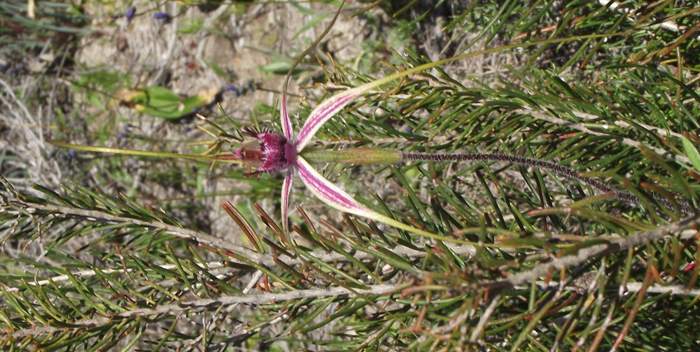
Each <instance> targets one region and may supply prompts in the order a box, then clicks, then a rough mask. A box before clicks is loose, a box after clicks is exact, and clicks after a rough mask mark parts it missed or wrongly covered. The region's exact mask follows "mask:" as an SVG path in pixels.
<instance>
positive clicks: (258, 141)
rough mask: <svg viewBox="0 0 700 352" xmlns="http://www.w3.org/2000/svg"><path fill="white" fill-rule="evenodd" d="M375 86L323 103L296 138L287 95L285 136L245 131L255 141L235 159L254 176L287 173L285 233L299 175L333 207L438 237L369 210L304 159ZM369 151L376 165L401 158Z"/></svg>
mask: <svg viewBox="0 0 700 352" xmlns="http://www.w3.org/2000/svg"><path fill="white" fill-rule="evenodd" d="M373 86H375V85H374V84H372V85H371V86H370V85H365V86H360V87H358V88H354V89H350V90H346V91H344V92H341V93H339V94H336V95H334V96H332V97H331V98H329V99H327V100H325V101H323V102H322V103H321V104H319V105H318V106H317V107H316V108H315V109H314V110H313V111H312V112H311V114H310V115H309V117H308V118H307V120H306V122H305V123H304V125H303V127H302V128H301V129H300V130H299V133H297V134H296V135H295V134H294V131H293V128H292V121H291V119H290V118H289V113H288V112H287V98H286V96H283V97H282V101H281V104H280V120H281V124H282V134H278V133H274V132H271V131H254V130H246V133H247V134H248V135H250V136H251V137H253V138H254V141H253V142H252V143H247V144H244V145H242V146H241V147H240V148H239V149H237V150H236V151H235V152H234V157H235V158H237V159H239V160H241V161H242V162H243V163H244V164H247V165H249V166H252V167H253V169H254V173H272V172H284V173H285V176H284V181H283V182H282V194H281V203H282V227H283V229H284V231H285V233H287V232H288V231H289V229H288V218H289V200H290V196H291V190H292V182H293V179H294V175H295V174H296V175H298V176H299V178H300V179H301V181H302V182H303V183H304V185H305V186H306V187H307V188H308V189H309V190H310V191H311V192H312V193H313V194H314V195H315V196H316V197H317V198H318V199H320V200H321V201H322V202H324V203H326V204H327V205H329V206H331V207H332V208H335V209H337V210H340V211H342V212H346V213H350V214H353V215H357V216H361V217H365V218H368V219H372V220H375V221H378V222H382V223H385V224H387V225H390V226H394V227H397V228H400V229H403V230H407V231H409V232H413V233H416V234H419V235H423V236H428V237H434V236H436V235H435V234H433V233H430V232H427V231H424V230H421V229H418V228H415V227H413V226H410V225H407V224H404V223H402V222H399V221H396V220H394V219H391V218H389V217H387V216H385V215H382V214H380V213H377V212H375V211H373V210H371V209H369V208H368V207H366V206H364V205H363V204H362V203H360V202H358V201H357V200H355V199H354V198H353V197H352V196H351V195H349V194H348V193H347V192H345V191H344V190H342V189H341V188H340V187H338V186H337V185H335V184H334V183H333V182H331V181H329V180H328V179H327V178H325V177H323V175H321V174H320V173H319V172H318V171H316V169H315V168H314V167H313V166H311V164H310V163H309V162H308V161H307V160H306V159H305V158H304V154H303V152H304V151H305V147H306V146H307V145H308V144H309V142H311V140H312V139H313V137H314V135H315V134H316V132H317V131H318V130H319V129H320V128H321V126H323V124H324V123H326V122H327V121H328V120H330V119H331V118H332V117H333V116H334V115H335V114H336V113H337V112H338V111H340V110H341V109H342V108H343V107H345V106H346V105H348V104H349V103H351V102H352V101H353V100H355V99H356V98H357V97H359V96H360V95H361V94H362V93H364V92H365V91H367V90H369V89H370V88H371V87H373ZM367 151H368V153H369V154H368V155H366V156H365V157H366V158H369V159H372V160H374V161H375V162H376V161H379V160H381V161H384V162H388V163H391V162H396V161H398V159H397V158H395V157H394V156H393V155H394V154H391V153H389V154H387V155H386V156H384V155H383V154H382V152H381V151H380V150H373V149H368V150H367ZM312 153H314V152H312ZM372 153H374V154H376V155H375V157H374V158H372V155H373V154H372ZM314 156H315V159H319V158H318V157H319V155H318V153H316V154H314ZM385 159H386V160H385Z"/></svg>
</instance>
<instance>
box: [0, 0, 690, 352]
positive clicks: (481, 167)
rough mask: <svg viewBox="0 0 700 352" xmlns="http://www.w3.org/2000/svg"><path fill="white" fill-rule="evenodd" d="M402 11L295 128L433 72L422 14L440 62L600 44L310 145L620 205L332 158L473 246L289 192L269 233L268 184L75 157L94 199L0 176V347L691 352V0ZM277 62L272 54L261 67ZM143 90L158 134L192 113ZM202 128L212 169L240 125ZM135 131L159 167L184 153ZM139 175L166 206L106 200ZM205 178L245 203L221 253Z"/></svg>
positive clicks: (419, 98) (357, 190)
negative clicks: (211, 149)
mask: <svg viewBox="0 0 700 352" xmlns="http://www.w3.org/2000/svg"><path fill="white" fill-rule="evenodd" d="M398 3H399V2H386V3H384V4H381V5H382V6H381V8H382V9H383V11H385V12H386V14H374V13H370V12H367V13H368V14H367V15H366V16H368V17H370V18H369V19H368V21H370V22H371V21H376V22H374V23H378V22H379V19H378V18H372V17H374V16H384V15H386V16H388V17H390V18H391V21H390V22H389V23H386V24H383V25H386V26H391V32H392V33H395V34H397V35H395V36H394V35H392V37H391V38H390V39H391V40H392V42H386V41H385V40H384V38H382V39H381V40H377V39H373V40H376V41H369V40H368V42H366V43H364V44H363V46H364V48H365V53H363V54H361V57H360V58H358V60H357V61H355V62H348V63H345V62H332V64H328V65H324V66H323V69H324V73H325V75H324V79H325V80H326V81H327V83H328V84H327V85H326V86H320V88H322V89H315V90H314V89H308V90H303V89H302V92H303V93H304V95H305V98H306V99H301V103H298V102H296V99H294V100H295V102H293V105H292V106H294V105H300V106H299V107H295V108H294V110H293V111H291V110H290V112H293V113H294V114H293V116H295V125H296V126H300V125H301V124H302V122H303V120H304V117H305V116H307V115H308V113H309V112H310V109H311V108H310V107H312V106H315V105H316V103H314V102H313V100H314V99H317V100H319V101H321V100H322V99H324V98H325V97H326V95H329V94H332V93H333V92H334V90H333V89H334V88H337V87H339V86H341V87H342V86H348V87H349V86H356V85H358V84H361V83H364V82H369V81H372V80H373V79H375V78H378V77H382V75H385V74H387V73H390V72H394V71H397V70H401V69H403V68H407V67H412V66H415V65H418V64H421V63H424V62H427V61H428V59H427V58H426V57H427V56H429V55H434V54H435V53H434V52H429V49H426V48H427V46H425V45H423V44H425V43H426V40H427V39H428V36H429V34H426V33H428V31H427V30H423V29H425V28H432V27H429V26H432V25H436V24H435V23H436V22H438V20H437V18H438V17H442V18H441V19H440V21H442V22H440V24H439V28H442V29H443V31H444V38H443V40H444V41H443V42H442V44H441V45H442V48H445V53H450V52H455V51H458V52H457V53H459V52H461V51H464V50H467V51H476V50H479V49H481V48H484V47H485V48H495V47H498V46H501V45H507V44H511V43H521V42H535V41H541V40H544V39H547V38H566V37H577V38H578V37H580V36H584V35H588V34H592V33H598V34H601V33H608V34H612V33H615V35H610V36H607V37H605V38H602V37H601V38H588V39H582V40H572V41H570V42H567V43H559V44H550V45H532V46H529V47H528V48H527V49H517V50H505V49H504V50H499V51H498V52H496V53H492V54H489V55H482V56H480V57H476V58H473V59H471V60H472V61H469V62H466V63H465V62H456V63H452V64H450V65H448V66H446V67H440V68H438V69H434V70H431V71H428V72H424V73H421V74H417V75H414V76H412V77H410V78H406V79H403V80H401V81H398V82H394V83H392V84H390V85H387V86H385V87H383V88H382V90H381V91H376V92H373V93H372V94H369V95H367V96H365V97H363V98H361V99H359V101H358V102H357V103H354V104H352V105H351V106H350V107H348V108H346V109H344V110H343V111H342V112H341V113H340V114H339V116H338V117H337V118H334V119H333V120H332V121H331V122H329V123H328V124H327V125H325V126H324V128H323V129H322V130H321V131H320V133H319V139H320V143H319V144H320V145H321V146H323V147H325V148H333V147H338V148H344V147H346V146H353V147H362V146H371V147H385V148H388V149H395V150H402V151H429V152H430V151H432V152H453V151H460V152H481V153H489V152H501V153H507V154H515V155H522V156H528V157H536V158H540V159H546V160H554V161H558V162H559V163H561V164H564V165H567V166H569V167H571V168H574V169H576V170H577V171H579V172H582V173H585V174H586V175H587V176H589V177H594V178H596V179H598V180H601V181H603V182H605V183H607V184H609V185H611V186H614V187H616V188H619V189H624V190H626V191H629V192H631V193H633V194H635V195H636V196H637V197H638V202H623V201H620V200H616V199H613V198H611V197H610V196H609V195H605V194H598V193H596V191H595V190H594V189H591V188H589V187H587V186H585V185H583V184H579V183H577V182H573V181H570V180H567V179H563V178H560V177H557V176H555V175H552V174H549V173H547V172H546V170H540V169H537V168H526V167H520V166H515V165H509V164H505V163H495V164H486V163H470V164H466V163H465V164H450V163H430V162H425V163H408V164H403V165H397V166H391V167H389V166H361V167H357V166H356V167H349V166H343V165H329V166H326V167H324V168H319V170H323V172H324V174H325V175H327V176H328V177H329V178H331V179H333V180H334V181H336V182H338V183H340V184H342V185H343V187H344V188H345V189H347V190H349V191H350V193H352V194H354V195H357V198H358V199H361V200H362V201H363V203H365V204H368V205H371V206H372V207H373V208H375V209H379V210H381V211H382V212H383V213H385V214H388V215H390V216H392V217H394V218H396V219H398V220H401V221H403V222H406V223H409V224H411V225H412V226H416V227H419V228H423V229H426V230H429V231H433V232H436V233H439V234H441V235H443V236H446V237H447V236H449V237H452V238H454V239H457V240H464V241H471V242H477V243H479V244H480V245H479V246H477V247H476V248H475V249H472V248H470V247H466V246H457V245H454V244H450V243H446V241H439V240H430V239H424V238H418V237H415V236H412V235H410V234H408V233H405V232H402V231H398V230H394V229H391V228H387V227H383V226H380V225H376V224H373V223H371V222H367V221H365V220H363V219H359V218H355V217H351V216H341V214H338V213H335V212H334V211H332V210H329V209H325V208H324V207H321V206H319V204H320V203H319V202H318V201H316V200H314V198H313V197H306V196H304V194H303V193H302V192H298V191H297V190H300V189H297V190H295V192H294V196H293V202H294V203H293V204H294V205H299V207H298V208H297V209H296V211H295V212H294V214H293V217H292V221H291V225H292V233H290V234H284V233H282V231H281V228H282V226H281V224H280V223H279V215H277V214H278V212H279V204H277V203H276V202H277V199H278V197H279V196H278V194H279V177H278V176H277V175H262V176H260V177H259V178H250V177H246V175H244V171H243V170H239V169H233V168H231V167H228V166H220V165H215V166H214V168H213V169H212V170H210V169H209V168H208V166H206V165H204V166H202V165H197V166H188V167H184V166H183V164H181V163H178V162H171V161H169V160H166V161H156V162H154V161H139V162H138V163H136V164H135V165H136V166H134V165H133V164H125V163H124V161H123V159H117V158H114V159H108V160H103V159H89V158H87V157H84V158H83V159H80V160H78V161H76V162H75V164H72V165H74V166H75V167H77V168H80V170H85V171H86V173H87V172H94V171H89V170H95V169H97V170H102V171H103V173H101V174H100V173H99V172H98V175H97V176H95V178H94V179H95V180H97V181H96V182H95V181H93V182H94V183H95V184H91V185H90V187H78V186H68V184H69V183H67V186H66V187H64V188H62V189H51V188H47V187H41V186H37V187H36V188H34V189H31V190H27V189H20V187H15V186H13V185H12V184H11V183H10V182H8V181H6V180H5V179H2V182H1V183H0V240H1V241H2V244H3V249H4V252H5V254H4V255H3V256H1V257H0V282H2V285H0V296H1V297H2V299H1V300H2V304H0V331H2V333H0V334H2V335H3V339H1V340H2V342H0V346H1V347H2V348H3V349H8V350H9V349H10V348H13V347H14V348H19V349H44V350H52V349H63V350H75V349H81V350H82V349H84V350H100V349H109V348H113V349H117V348H118V349H124V350H129V349H131V350H161V349H162V350H173V349H178V348H179V349H181V350H192V349H197V348H199V349H202V350H222V351H224V350H229V351H233V350H240V349H243V350H246V349H247V350H265V349H268V350H276V351H283V350H314V349H315V350H373V351H374V350H416V351H419V350H420V351H422V350H430V349H434V350H460V349H461V350H499V351H500V350H536V351H539V350H573V349H578V350H598V349H602V350H609V349H611V348H613V346H617V347H616V348H619V349H622V350H640V351H656V350H672V351H675V350H695V349H698V347H699V346H698V341H697V338H696V336H697V334H696V333H695V330H697V329H696V327H697V325H698V323H700V318H699V317H700V314H698V313H700V312H697V303H696V300H697V296H698V295H700V293H699V292H698V290H697V289H695V290H693V291H684V290H683V288H685V287H690V288H694V287H696V283H697V278H698V275H699V274H700V269H699V268H700V265H698V266H694V267H693V266H692V265H689V264H690V263H692V262H695V263H697V262H698V260H700V254H699V253H700V251H698V242H697V231H696V229H697V226H698V218H697V215H696V210H695V209H697V206H698V205H699V203H698V202H700V198H699V197H700V184H699V183H698V176H697V175H698V174H697V172H700V167H699V165H698V163H699V162H700V161H699V159H700V157H698V154H697V153H698V152H697V147H696V145H697V143H694V142H697V141H698V140H700V137H699V136H698V135H697V131H698V130H700V123H699V122H698V119H697V116H700V96H699V91H698V80H697V73H698V72H700V62H698V57H700V55H698V47H699V46H698V39H697V33H696V34H695V35H685V34H687V33H689V32H690V31H691V29H692V28H694V26H696V25H697V23H698V22H699V21H700V18H699V16H700V15H699V14H698V11H696V9H693V8H691V7H690V6H688V5H689V4H690V3H685V2H678V3H672V2H656V3H653V4H649V3H647V2H642V1H628V2H624V3H622V2H615V4H618V5H619V6H620V7H615V8H614V7H613V6H612V5H609V6H602V5H600V4H599V2H594V1H572V2H559V1H556V2H555V1H533V2H521V1H505V2H480V3H478V4H477V2H468V3H467V2H465V3H464V4H455V5H453V6H450V7H447V10H446V7H444V6H447V5H445V3H446V2H435V3H434V4H432V5H431V6H427V8H426V7H424V6H425V4H423V2H420V1H414V2H408V3H402V4H398ZM611 3H612V2H611ZM399 5H400V6H399ZM0 6H4V5H0ZM261 6H262V5H261ZM295 6H298V7H301V6H302V5H295ZM303 6H304V7H303V8H301V9H299V11H301V10H302V9H303V10H306V5H303ZM448 10H449V11H450V12H449V13H447V14H446V15H445V16H444V17H443V16H438V13H439V11H448ZM352 13H353V12H350V11H348V14H343V16H349V14H352ZM308 16H311V17H314V16H315V17H316V18H318V17H322V16H321V15H314V14H309V15H308ZM671 24H673V25H675V26H676V27H673V26H671ZM185 28H189V27H185ZM193 28H194V27H193ZM673 28H676V29H677V30H674V29H673ZM193 30H196V29H193ZM183 33H184V32H182V29H181V34H183ZM399 34H400V35H399ZM460 43H461V44H460ZM358 46H362V45H359V44H358ZM320 48H322V46H321V47H320ZM377 48H392V49H396V50H399V49H400V48H403V52H401V53H389V54H387V53H385V52H379V51H380V50H378V51H373V50H374V49H377ZM387 51H389V50H387ZM331 54H332V53H331ZM319 62H324V63H325V61H322V60H319ZM469 65H476V66H478V68H476V69H469V70H467V69H468V68H469V67H470V66H469ZM289 67H290V66H289V64H288V63H286V62H282V61H275V62H273V63H272V64H271V65H268V66H267V67H266V68H263V71H266V72H273V73H286V71H287V70H288V69H289ZM116 75H118V74H114V73H95V74H84V75H82V76H81V77H79V81H78V82H79V83H81V84H82V86H86V87H94V88H95V90H96V89H98V88H97V87H99V89H104V90H106V91H112V90H115V89H117V90H118V89H120V88H123V86H121V84H122V83H121V82H123V81H122V80H121V79H120V78H119V77H117V76H116ZM318 87H319V86H314V88H318ZM302 88H305V87H302ZM85 89H87V91H89V90H90V89H89V88H85ZM319 92H320V94H318V96H314V93H319ZM93 93H94V92H93ZM93 93H90V94H93ZM137 93H138V94H136V95H134V96H133V97H130V98H129V100H128V102H129V103H132V104H134V105H141V106H144V107H148V108H149V109H152V110H149V111H148V112H147V111H145V108H144V110H143V111H144V113H147V114H151V115H153V116H159V117H163V118H166V119H170V118H177V117H180V116H182V113H183V111H189V112H191V111H192V110H193V109H195V108H196V107H199V106H201V104H203V102H202V101H201V100H197V101H196V102H195V100H191V101H190V100H188V99H195V98H197V97H196V96H193V97H190V98H183V97H180V96H178V95H176V94H174V93H173V92H172V91H171V90H170V89H168V88H164V87H160V86H150V87H149V88H146V89H143V90H141V91H138V92H137ZM98 96H99V94H98V95H95V97H98ZM96 99H97V98H96ZM204 103H206V104H208V103H209V102H204ZM198 104H199V105H198ZM267 104H270V103H269V102H268V103H267ZM267 104H265V103H262V102H261V103H259V104H258V105H257V106H256V107H255V108H254V109H253V110H252V112H250V115H251V116H248V120H250V121H252V124H253V125H255V127H261V128H264V127H269V126H275V125H276V124H277V123H278V115H277V114H278V110H277V108H276V107H275V106H271V105H267ZM237 116H240V115H237ZM210 122H211V124H208V125H203V126H205V128H207V129H209V130H212V131H219V132H218V133H219V135H220V136H223V137H226V138H227V139H226V141H225V143H224V144H223V146H221V147H220V148H221V151H222V152H228V151H229V150H230V149H229V144H230V143H234V142H237V138H238V135H239V134H238V131H239V130H240V128H241V127H242V126H243V125H245V124H247V121H246V122H244V121H241V120H240V119H237V118H231V117H230V116H212V117H211V118H210ZM214 126H215V127H214ZM0 130H1V126H0ZM225 133H228V134H229V135H227V136H224V134H225ZM223 137H222V138H223ZM133 138H137V137H133ZM138 138H141V139H139V141H140V142H144V144H145V145H147V146H151V147H153V146H157V148H158V149H163V148H169V147H173V148H174V146H175V145H178V143H180V142H182V141H175V142H171V141H162V140H155V139H157V138H158V137H156V136H140V137H138ZM149 138H151V139H153V140H151V139H149ZM691 141H692V142H691ZM0 162H2V161H0ZM124 165H128V166H129V168H127V167H124ZM134 167H139V168H144V169H146V170H147V172H146V173H145V176H143V179H144V181H142V182H144V183H145V184H147V185H152V186H154V187H163V188H167V189H174V190H175V191H173V193H174V194H175V196H173V197H171V198H168V199H158V198H157V197H156V196H155V195H156V193H155V192H153V193H151V191H150V190H149V189H148V188H147V187H140V188H134V189H131V190H125V189H124V188H116V189H117V190H119V191H122V192H121V193H122V194H119V193H118V192H114V191H112V188H110V187H107V186H106V185H108V184H110V183H111V182H113V181H112V179H114V178H117V179H119V181H118V182H119V184H120V185H128V184H131V183H134V182H133V179H132V178H134V177H135V176H134V175H132V172H131V170H133V168H134ZM693 168H694V169H693ZM13 175H15V173H14V172H13V173H12V174H8V175H5V176H8V177H12V176H13ZM216 177H218V178H224V179H227V180H232V182H234V181H235V184H236V185H237V187H232V188H233V189H232V190H226V191H225V192H229V193H226V194H230V195H231V197H232V199H233V197H234V196H235V197H237V198H236V199H239V200H240V201H238V202H236V203H235V204H234V207H233V209H234V211H231V212H229V214H228V216H230V217H232V218H233V219H229V218H227V219H226V220H225V221H226V222H225V223H226V224H228V225H227V229H228V228H230V232H227V234H226V237H214V236H212V235H211V234H210V233H209V232H210V228H209V227H210V226H211V225H212V222H213V221H212V219H204V220H202V219H198V215H197V214H200V216H199V217H201V213H202V212H203V211H204V210H205V209H207V207H208V205H207V202H206V200H207V199H209V198H208V197H209V194H208V193H207V189H206V188H203V186H202V184H203V183H205V181H207V180H210V179H211V178H216ZM127 193H129V196H126V195H125V194H127ZM204 217H205V218H206V216H204ZM234 220H235V221H234ZM253 243H254V244H255V246H253ZM254 248H255V249H254ZM591 253H593V254H591ZM670 288H672V289H673V291H671V290H669V289H670ZM632 312H634V313H632Z"/></svg>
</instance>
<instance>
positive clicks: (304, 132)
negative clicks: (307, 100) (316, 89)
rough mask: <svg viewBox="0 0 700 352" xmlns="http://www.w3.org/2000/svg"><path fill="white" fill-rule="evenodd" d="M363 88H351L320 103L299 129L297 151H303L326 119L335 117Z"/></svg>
mask: <svg viewBox="0 0 700 352" xmlns="http://www.w3.org/2000/svg"><path fill="white" fill-rule="evenodd" d="M362 92H363V90H358V89H349V90H346V91H344V92H342V93H338V94H336V95H334V96H332V97H330V98H328V99H326V100H324V101H323V102H322V103H321V104H319V105H318V106H317V107H316V108H315V109H314V110H313V111H312V112H311V115H309V117H308V118H307V119H306V122H305V123H304V126H303V127H302V128H301V130H300V131H299V134H298V135H297V140H296V146H297V153H298V152H301V151H302V150H303V149H304V147H305V146H306V144H307V143H309V141H311V138H313V136H314V135H315V134H316V132H317V131H318V129H319V128H321V126H323V124H324V123H326V121H328V120H329V119H330V118H331V117H333V116H334V115H335V114H336V113H337V112H338V111H340V109H342V108H343V107H345V105H348V104H350V103H351V102H352V101H353V100H355V98H357V97H359V96H360V95H361V93H362Z"/></svg>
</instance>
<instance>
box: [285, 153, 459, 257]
mask: <svg viewBox="0 0 700 352" xmlns="http://www.w3.org/2000/svg"><path fill="white" fill-rule="evenodd" d="M296 167H297V170H298V171H299V178H301V181H302V182H304V184H305V185H306V187H308V188H309V190H311V193H313V194H314V195H315V196H316V197H317V198H318V199H320V200H321V201H323V202H324V203H326V204H328V205H330V206H331V207H333V208H335V209H338V210H340V211H343V212H346V213H350V214H354V215H357V216H361V217H365V218H368V219H371V220H375V221H378V222H381V223H384V224H387V225H389V226H393V227H395V228H398V229H402V230H406V231H408V232H412V233H415V234H417V235H420V236H424V237H427V238H435V239H441V240H447V239H449V238H445V237H443V236H439V235H437V234H434V233H432V232H429V231H425V230H421V229H419V228H416V227H413V226H411V225H408V224H405V223H403V222H401V221H397V220H394V219H392V218H390V217H388V216H386V215H382V214H379V213H377V212H375V211H373V210H371V209H369V208H367V207H365V206H364V205H362V204H360V202H358V201H356V200H355V199H354V198H352V196H350V195H349V194H347V193H346V192H345V191H343V190H342V189H340V188H339V187H338V186H336V185H335V184H333V182H331V181H329V180H328V179H326V178H325V177H323V175H321V174H320V173H319V172H318V171H316V169H314V168H313V167H312V166H311V165H310V164H309V162H307V161H306V160H304V158H302V157H301V156H299V157H297V162H296ZM462 242H463V241H460V243H462Z"/></svg>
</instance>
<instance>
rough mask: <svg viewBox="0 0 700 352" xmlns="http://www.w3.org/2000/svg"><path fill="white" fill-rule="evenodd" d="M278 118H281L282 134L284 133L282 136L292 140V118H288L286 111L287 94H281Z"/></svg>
mask: <svg viewBox="0 0 700 352" xmlns="http://www.w3.org/2000/svg"><path fill="white" fill-rule="evenodd" d="M280 119H281V120H282V121H281V122H282V134H284V138H287V140H288V141H290V142H291V141H292V137H294V135H293V133H294V132H293V129H292V120H290V119H289V114H288V113H287V96H286V95H282V102H281V103H280Z"/></svg>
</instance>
